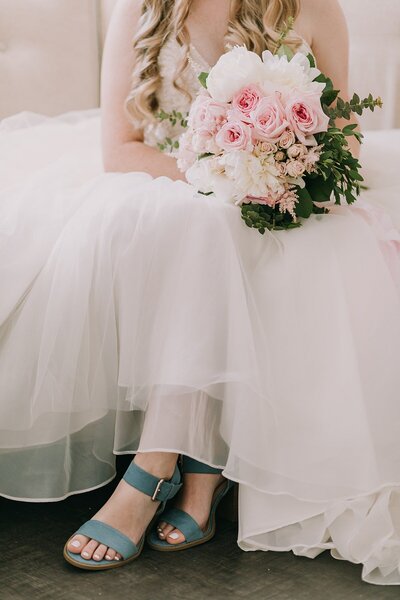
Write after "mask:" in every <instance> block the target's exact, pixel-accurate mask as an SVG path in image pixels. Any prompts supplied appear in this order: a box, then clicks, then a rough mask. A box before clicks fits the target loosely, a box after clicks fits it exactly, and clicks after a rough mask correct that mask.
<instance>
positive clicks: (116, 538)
mask: <svg viewBox="0 0 400 600" xmlns="http://www.w3.org/2000/svg"><path fill="white" fill-rule="evenodd" d="M75 535H85V536H86V537H89V538H92V539H94V540H96V542H99V543H100V544H104V545H105V546H108V547H109V548H112V549H113V550H115V551H116V552H118V554H120V555H121V556H122V557H123V558H124V559H127V558H130V557H131V556H133V555H134V554H136V552H137V551H138V548H137V546H136V545H135V544H134V543H133V542H132V540H130V539H129V538H128V537H127V536H126V535H124V534H123V533H121V532H120V531H118V529H114V527H111V525H107V524H106V523H102V522H101V521H96V519H92V520H91V521H86V523H84V524H83V525H82V527H80V528H79V529H78V531H77V532H76V533H75Z"/></svg>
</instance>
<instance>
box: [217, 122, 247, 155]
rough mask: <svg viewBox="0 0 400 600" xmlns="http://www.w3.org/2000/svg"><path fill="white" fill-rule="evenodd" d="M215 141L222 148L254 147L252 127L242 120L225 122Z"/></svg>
mask: <svg viewBox="0 0 400 600" xmlns="http://www.w3.org/2000/svg"><path fill="white" fill-rule="evenodd" d="M215 141H216V143H217V145H218V146H219V147H220V148H221V149H222V150H247V151H251V150H252V149H253V144H252V142H251V129H250V127H248V126H247V125H245V124H244V123H242V122H241V121H233V122H230V121H229V122H228V123H225V125H223V126H222V127H221V129H220V130H219V132H218V133H217V135H216V138H215Z"/></svg>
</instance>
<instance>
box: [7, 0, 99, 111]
mask: <svg viewBox="0 0 400 600" xmlns="http://www.w3.org/2000/svg"><path fill="white" fill-rule="evenodd" d="M99 10H100V6H99V2H98V0H0V90H1V93H0V118H1V117H4V116H7V115H10V114H13V113H15V112H18V111H21V110H27V109H29V110H33V111H37V112H42V113H46V114H49V115H53V114H57V113H62V112H64V111H68V110H73V109H84V108H89V107H93V106H96V105H97V104H98V101H99V42H98V27H97V22H98V11H99Z"/></svg>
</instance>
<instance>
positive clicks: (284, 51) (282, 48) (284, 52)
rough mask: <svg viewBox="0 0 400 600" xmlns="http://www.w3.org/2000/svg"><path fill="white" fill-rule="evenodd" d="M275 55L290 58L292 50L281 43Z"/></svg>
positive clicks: (292, 53) (292, 54)
mask: <svg viewBox="0 0 400 600" xmlns="http://www.w3.org/2000/svg"><path fill="white" fill-rule="evenodd" d="M277 55H278V56H286V57H287V59H288V60H292V58H293V56H294V52H293V50H292V49H291V48H289V46H286V44H282V45H281V46H280V48H279V50H278V52H277Z"/></svg>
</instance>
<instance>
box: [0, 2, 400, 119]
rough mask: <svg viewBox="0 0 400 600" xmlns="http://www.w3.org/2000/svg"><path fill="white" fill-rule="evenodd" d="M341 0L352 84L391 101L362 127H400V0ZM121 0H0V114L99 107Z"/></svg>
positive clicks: (358, 88) (50, 111)
mask: <svg viewBox="0 0 400 600" xmlns="http://www.w3.org/2000/svg"><path fill="white" fill-rule="evenodd" d="M340 1H341V3H342V6H343V10H344V12H345V14H346V17H347V21H348V25H349V30H350V39H351V74H350V78H351V83H350V88H351V90H356V91H358V92H359V93H360V95H363V94H367V93H369V92H370V91H371V92H373V93H374V94H375V95H381V96H382V97H383V99H384V103H385V107H384V109H383V110H382V111H377V112H375V113H374V114H366V116H365V117H363V118H362V125H363V127H364V128H372V129H378V128H392V127H400V36H399V34H398V32H399V31H400V2H399V1H398V0H379V2H378V1H377V0H340ZM116 2H117V0H0V90H1V93H0V118H2V117H4V116H7V115H10V114H12V113H15V112H18V111H20V110H33V111H37V112H42V113H46V114H50V115H53V114H57V113H62V112H65V111H68V110H74V109H84V108H88V107H95V106H98V102H99V77H100V57H101V46H102V44H103V42H104V39H105V35H106V32H107V26H108V23H109V20H110V17H111V13H112V10H113V8H114V6H115V4H116ZM321 3H323V0H321Z"/></svg>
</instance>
